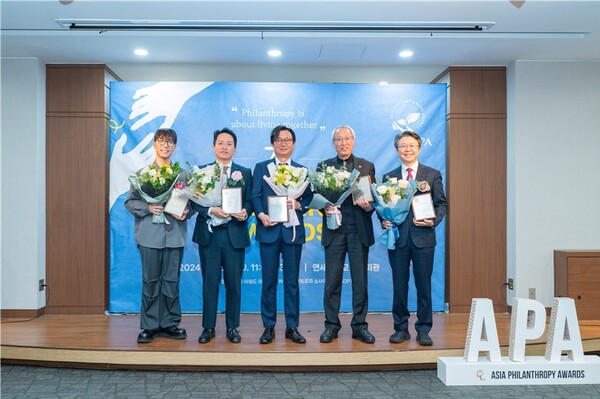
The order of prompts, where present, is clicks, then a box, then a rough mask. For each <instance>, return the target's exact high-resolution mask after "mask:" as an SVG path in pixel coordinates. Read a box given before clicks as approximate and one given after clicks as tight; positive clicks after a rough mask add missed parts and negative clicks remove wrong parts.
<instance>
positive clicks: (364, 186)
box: [352, 176, 374, 205]
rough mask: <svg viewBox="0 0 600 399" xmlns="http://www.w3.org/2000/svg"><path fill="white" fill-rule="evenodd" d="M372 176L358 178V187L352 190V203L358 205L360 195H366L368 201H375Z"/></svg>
mask: <svg viewBox="0 0 600 399" xmlns="http://www.w3.org/2000/svg"><path fill="white" fill-rule="evenodd" d="M371 183H372V181H371V176H360V177H359V178H358V179H356V189H355V190H354V191H353V192H352V203H353V204H354V205H356V203H357V202H358V199H359V198H360V197H365V199H366V200H367V201H368V202H373V201H374V198H373V193H372V192H371Z"/></svg>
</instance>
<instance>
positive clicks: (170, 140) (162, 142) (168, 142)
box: [156, 139, 175, 147]
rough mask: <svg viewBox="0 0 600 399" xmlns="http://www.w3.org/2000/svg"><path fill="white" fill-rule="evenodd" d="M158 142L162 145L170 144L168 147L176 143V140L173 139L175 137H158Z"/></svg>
mask: <svg viewBox="0 0 600 399" xmlns="http://www.w3.org/2000/svg"><path fill="white" fill-rule="evenodd" d="M156 142H157V143H158V145H162V146H165V145H166V146H168V147H173V146H174V145H175V142H174V141H173V139H168V140H165V139H158V140H156Z"/></svg>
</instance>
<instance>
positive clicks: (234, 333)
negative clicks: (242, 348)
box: [227, 328, 242, 344]
mask: <svg viewBox="0 0 600 399" xmlns="http://www.w3.org/2000/svg"><path fill="white" fill-rule="evenodd" d="M227 339H228V340H229V342H231V343H232V344H239V343H240V342H242V337H241V336H240V333H239V332H238V330H237V328H228V329H227Z"/></svg>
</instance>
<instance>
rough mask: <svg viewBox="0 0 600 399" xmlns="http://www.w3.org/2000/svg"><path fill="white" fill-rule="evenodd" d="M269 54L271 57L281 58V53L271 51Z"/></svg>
mask: <svg viewBox="0 0 600 399" xmlns="http://www.w3.org/2000/svg"><path fill="white" fill-rule="evenodd" d="M267 54H269V57H279V56H281V51H279V50H269V52H268V53H267Z"/></svg>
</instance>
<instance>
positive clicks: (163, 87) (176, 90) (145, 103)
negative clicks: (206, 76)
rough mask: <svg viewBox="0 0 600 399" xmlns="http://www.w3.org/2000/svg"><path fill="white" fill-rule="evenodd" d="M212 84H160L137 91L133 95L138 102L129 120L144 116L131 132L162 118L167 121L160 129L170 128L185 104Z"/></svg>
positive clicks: (135, 103)
mask: <svg viewBox="0 0 600 399" xmlns="http://www.w3.org/2000/svg"><path fill="white" fill-rule="evenodd" d="M211 84H212V82H160V83H157V84H155V85H152V86H148V87H144V88H142V89H139V90H137V91H136V92H135V94H134V95H133V99H134V100H136V101H135V102H134V103H133V105H132V106H131V113H130V114H129V119H135V118H137V117H138V116H140V115H143V116H142V118H140V119H139V120H138V121H136V122H135V123H134V124H133V125H132V126H131V130H137V129H139V128H140V127H142V126H144V125H145V124H146V123H148V122H150V121H152V120H154V119H156V118H158V117H161V116H164V117H165V120H164V122H163V123H162V124H161V125H160V127H161V128H170V127H171V126H172V125H173V122H174V121H175V119H176V118H177V115H178V114H179V111H181V108H183V104H185V103H186V101H187V100H189V99H190V98H191V97H192V96H193V95H194V94H197V93H199V92H201V91H202V90H204V89H205V88H207V87H208V86H210V85H211Z"/></svg>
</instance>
